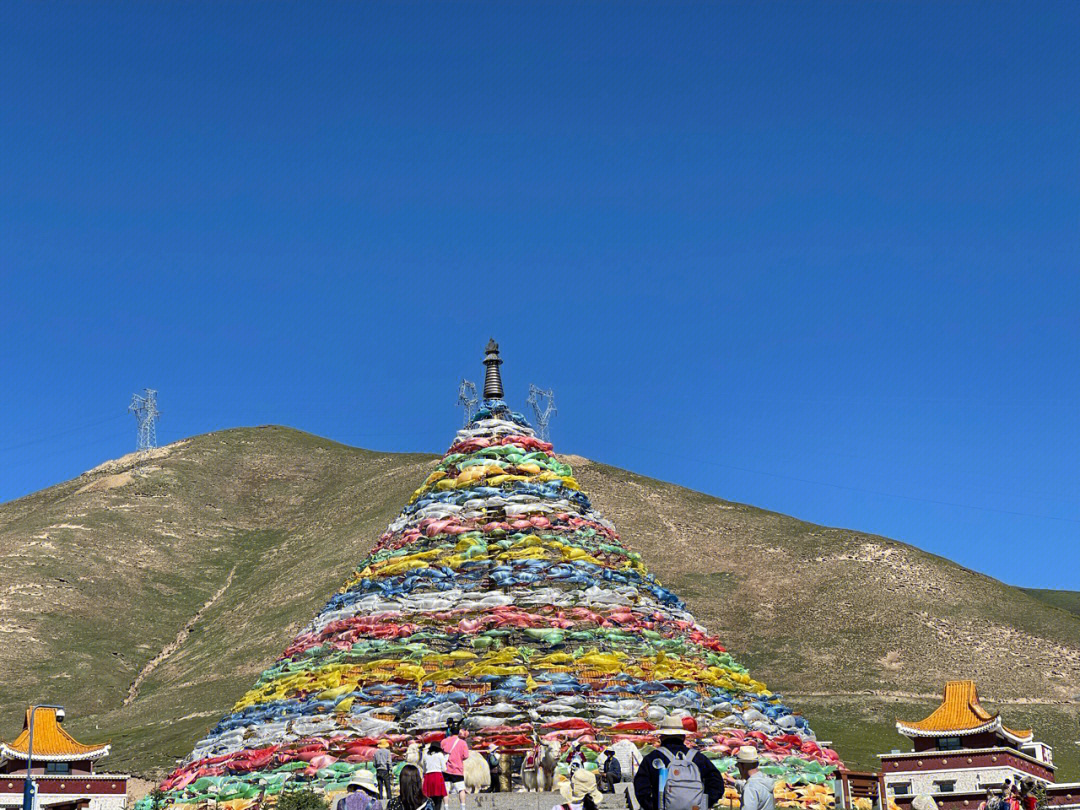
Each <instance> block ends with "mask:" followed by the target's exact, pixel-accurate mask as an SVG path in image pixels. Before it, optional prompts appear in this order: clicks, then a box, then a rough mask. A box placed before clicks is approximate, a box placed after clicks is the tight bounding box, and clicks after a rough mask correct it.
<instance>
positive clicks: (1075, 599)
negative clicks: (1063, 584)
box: [1024, 588, 1080, 686]
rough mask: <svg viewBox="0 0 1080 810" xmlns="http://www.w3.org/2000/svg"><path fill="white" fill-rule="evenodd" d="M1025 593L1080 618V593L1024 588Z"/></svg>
mask: <svg viewBox="0 0 1080 810" xmlns="http://www.w3.org/2000/svg"><path fill="white" fill-rule="evenodd" d="M1024 592H1025V593H1028V594H1030V595H1031V596H1034V597H1035V598H1036V599H1039V600H1041V601H1043V602H1046V604H1048V605H1053V606H1054V607H1057V608H1061V609H1062V610H1067V611H1069V612H1070V613H1073V614H1075V615H1077V616H1080V591H1050V590H1044V589H1042V588H1024ZM1078 686H1080V684H1078Z"/></svg>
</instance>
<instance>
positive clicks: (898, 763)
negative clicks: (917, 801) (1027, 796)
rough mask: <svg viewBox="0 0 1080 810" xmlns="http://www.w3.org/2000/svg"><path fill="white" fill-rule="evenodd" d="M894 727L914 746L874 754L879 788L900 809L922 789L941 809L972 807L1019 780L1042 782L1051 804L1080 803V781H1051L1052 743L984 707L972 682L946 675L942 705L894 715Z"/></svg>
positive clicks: (957, 809) (1074, 805)
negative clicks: (917, 716) (914, 715)
mask: <svg viewBox="0 0 1080 810" xmlns="http://www.w3.org/2000/svg"><path fill="white" fill-rule="evenodd" d="M896 730H897V731H899V732H900V733H901V734H903V735H904V736H905V737H907V738H908V739H910V740H911V742H912V750H911V751H907V752H901V751H893V752H892V753H889V754H880V755H879V759H880V760H881V780H882V783H883V787H884V791H885V792H886V793H887V794H888V795H889V796H891V797H892V798H893V799H894V800H895V801H896V803H897V804H898V805H899V806H900V807H901V808H906V807H908V806H910V804H911V800H912V799H913V798H914V797H915V796H918V795H922V794H924V795H929V796H932V797H933V798H934V800H935V801H936V802H937V804H938V807H939V808H941V810H946V808H948V810H954V809H955V810H962V809H963V808H967V807H971V808H975V807H977V806H978V804H979V802H980V801H981V800H982V798H983V797H984V796H985V793H986V790H987V789H994V790H1000V789H1001V787H1002V785H1004V783H1005V782H1006V780H1008V781H1009V782H1011V783H1013V784H1015V783H1016V782H1018V781H1022V780H1025V779H1033V780H1035V781H1036V782H1041V783H1043V784H1044V785H1046V786H1047V791H1048V799H1049V804H1050V805H1051V806H1055V807H1078V806H1080V785H1075V784H1070V785H1058V784H1055V780H1054V758H1053V750H1052V749H1051V748H1050V746H1048V745H1045V744H1044V743H1041V742H1035V741H1034V738H1033V734H1032V732H1031V730H1030V729H1024V730H1017V729H1012V728H1009V727H1008V726H1006V725H1005V724H1004V723H1003V722H1002V720H1001V715H1000V714H997V713H991V712H989V711H987V710H986V709H985V708H984V707H983V706H982V704H981V703H980V702H979V693H978V690H977V688H976V686H975V682H974V681H949V682H948V683H947V684H945V694H944V696H943V697H942V700H941V705H939V706H938V707H937V708H936V709H934V711H932V712H931V713H930V714H929V715H928V716H927V717H925V718H923V719H922V720H917V721H914V722H909V721H903V720H898V721H897V723H896Z"/></svg>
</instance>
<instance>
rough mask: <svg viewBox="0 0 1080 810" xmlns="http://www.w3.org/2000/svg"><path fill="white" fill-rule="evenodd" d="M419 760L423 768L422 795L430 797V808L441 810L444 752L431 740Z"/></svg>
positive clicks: (443, 796)
mask: <svg viewBox="0 0 1080 810" xmlns="http://www.w3.org/2000/svg"><path fill="white" fill-rule="evenodd" d="M420 761H421V764H422V767H423V768H424V795H425V796H427V797H428V798H429V799H431V806H432V810H442V806H443V799H444V798H446V780H445V777H444V776H443V771H444V770H446V754H444V753H443V752H442V748H441V747H440V746H439V744H438V743H437V742H433V743H431V744H430V745H428V747H427V750H425V751H424V754H423V756H422V757H421V760H420Z"/></svg>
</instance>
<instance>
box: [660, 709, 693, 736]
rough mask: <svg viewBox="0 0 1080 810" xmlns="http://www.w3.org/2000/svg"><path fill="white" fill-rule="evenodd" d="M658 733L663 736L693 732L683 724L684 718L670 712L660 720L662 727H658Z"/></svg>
mask: <svg viewBox="0 0 1080 810" xmlns="http://www.w3.org/2000/svg"><path fill="white" fill-rule="evenodd" d="M656 733H657V734H659V735H660V736H661V737H675V736H681V735H686V734H691V733H692V732H690V731H687V730H686V728H685V727H684V726H683V724H682V720H680V719H679V718H678V717H673V716H672V715H670V714H669V715H668V716H667V717H665V718H664V719H663V720H661V721H660V727H659V728H657V729H656Z"/></svg>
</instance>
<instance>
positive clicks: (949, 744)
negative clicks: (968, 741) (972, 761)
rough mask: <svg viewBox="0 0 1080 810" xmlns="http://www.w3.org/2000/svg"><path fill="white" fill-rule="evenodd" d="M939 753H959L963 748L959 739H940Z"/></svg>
mask: <svg viewBox="0 0 1080 810" xmlns="http://www.w3.org/2000/svg"><path fill="white" fill-rule="evenodd" d="M937 747H938V750H939V751H959V750H960V748H961V745H960V738H959V737H940V738H938V744H937Z"/></svg>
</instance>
